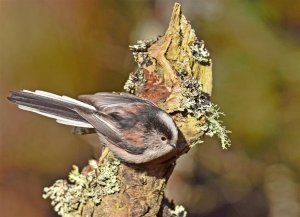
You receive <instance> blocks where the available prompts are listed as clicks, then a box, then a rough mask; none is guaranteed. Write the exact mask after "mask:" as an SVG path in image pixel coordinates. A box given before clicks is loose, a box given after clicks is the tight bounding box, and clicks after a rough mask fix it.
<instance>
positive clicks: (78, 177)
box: [43, 158, 120, 217]
mask: <svg viewBox="0 0 300 217" xmlns="http://www.w3.org/2000/svg"><path fill="white" fill-rule="evenodd" d="M119 164H120V161H119V160H117V159H115V158H109V159H107V160H105V161H104V162H103V163H102V164H101V165H100V164H98V163H97V162H96V161H95V160H91V161H90V162H89V166H90V169H91V171H89V172H87V173H86V174H84V173H80V172H79V169H78V167H77V166H73V170H72V171H71V172H70V174H69V179H68V181H66V180H57V181H56V182H55V183H54V184H53V185H52V186H51V187H46V188H44V192H45V193H44V195H43V198H44V199H50V200H51V205H52V206H54V210H55V211H56V212H57V213H58V214H59V215H61V216H64V217H68V216H75V214H74V213H76V214H79V215H80V214H81V212H82V208H83V206H84V205H85V204H87V203H92V204H95V205H97V204H100V203H101V200H102V198H103V197H104V196H105V195H109V194H113V193H115V192H118V191H119V190H120V186H119V181H118V179H117V174H118V168H119Z"/></svg>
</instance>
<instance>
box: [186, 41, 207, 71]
mask: <svg viewBox="0 0 300 217" xmlns="http://www.w3.org/2000/svg"><path fill="white" fill-rule="evenodd" d="M190 49H191V51H192V54H193V59H194V60H195V61H197V62H199V63H200V64H201V65H210V64H211V59H210V54H209V52H208V50H207V49H206V47H205V43H204V41H203V40H201V41H195V42H194V43H193V44H192V45H191V46H190Z"/></svg>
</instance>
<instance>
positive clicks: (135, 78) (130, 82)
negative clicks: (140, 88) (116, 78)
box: [124, 68, 145, 94]
mask: <svg viewBox="0 0 300 217" xmlns="http://www.w3.org/2000/svg"><path fill="white" fill-rule="evenodd" d="M144 79H145V78H144V72H143V70H142V68H138V69H137V70H136V71H135V72H132V73H131V74H130V76H129V78H128V79H127V81H126V83H125V85H124V90H126V91H127V92H128V93H132V94H134V93H135V91H136V89H137V85H140V82H144V81H145V80H144Z"/></svg>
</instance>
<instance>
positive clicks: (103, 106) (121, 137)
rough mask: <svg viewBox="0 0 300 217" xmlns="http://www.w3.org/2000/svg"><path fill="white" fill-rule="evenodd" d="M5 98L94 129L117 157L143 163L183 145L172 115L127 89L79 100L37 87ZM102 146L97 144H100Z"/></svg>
mask: <svg viewBox="0 0 300 217" xmlns="http://www.w3.org/2000/svg"><path fill="white" fill-rule="evenodd" d="M8 100H10V101H11V102H13V103H15V104H17V105H18V107H19V108H20V109H22V110H26V111H30V112H34V113H37V114H39V115H43V116H46V117H49V118H53V119H56V122H58V123H60V124H65V125H71V126H75V127H77V128H79V129H94V130H95V132H96V133H97V134H98V137H99V139H100V142H101V143H102V144H103V145H105V146H107V147H108V148H109V149H110V150H111V151H112V152H113V153H114V154H115V156H116V157H117V158H119V159H120V160H122V161H125V162H127V163H133V164H143V163H148V162H152V161H157V160H159V159H164V158H165V157H166V156H174V155H176V152H177V151H178V150H179V146H181V147H182V144H179V143H182V140H181V139H179V136H180V135H179V133H180V132H179V130H178V128H177V126H176V124H175V122H174V121H173V119H172V117H171V116H170V115H169V114H168V113H166V112H165V111H163V110H162V109H160V108H159V107H157V106H156V105H155V104H154V103H152V102H150V101H148V100H145V99H141V98H139V97H137V96H135V95H132V94H128V93H107V92H100V93H96V94H93V95H81V96H79V100H75V99H73V98H70V97H67V96H59V95H56V94H53V93H49V92H45V91H41V90H36V91H29V90H22V91H12V92H11V95H10V96H9V97H8ZM100 147H101V146H100V145H99V148H100Z"/></svg>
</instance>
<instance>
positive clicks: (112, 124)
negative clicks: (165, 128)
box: [76, 93, 155, 154]
mask: <svg viewBox="0 0 300 217" xmlns="http://www.w3.org/2000/svg"><path fill="white" fill-rule="evenodd" d="M79 99H80V100H82V101H83V102H86V103H88V104H90V105H92V106H94V107H95V108H96V109H97V112H92V113H90V112H85V111H80V110H76V111H77V112H78V114H79V115H80V116H82V117H83V118H84V119H85V120H87V121H88V122H89V123H90V124H91V125H92V126H93V127H94V128H95V129H96V130H97V131H98V132H100V133H101V134H102V135H104V136H106V137H107V138H108V139H109V140H110V141H112V142H113V143H114V144H115V145H117V146H118V147H120V148H123V149H125V150H126V151H127V152H129V153H132V154H141V153H143V151H144V150H145V149H146V147H145V145H144V142H143V140H142V139H143V138H142V137H141V136H137V134H142V133H144V132H143V130H144V129H143V128H137V127H142V126H138V124H141V121H143V118H144V119H147V117H145V115H146V116H147V115H149V114H151V112H150V113H149V112H148V111H147V112H144V113H143V115H140V114H141V111H144V110H145V107H146V108H151V107H155V106H153V104H152V103H151V102H150V101H147V100H143V99H141V98H138V97H136V96H134V95H131V94H125V93H121V94H117V93H96V94H94V95H82V96H80V97H79ZM142 123H143V122H142ZM137 129H140V131H139V132H137Z"/></svg>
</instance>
